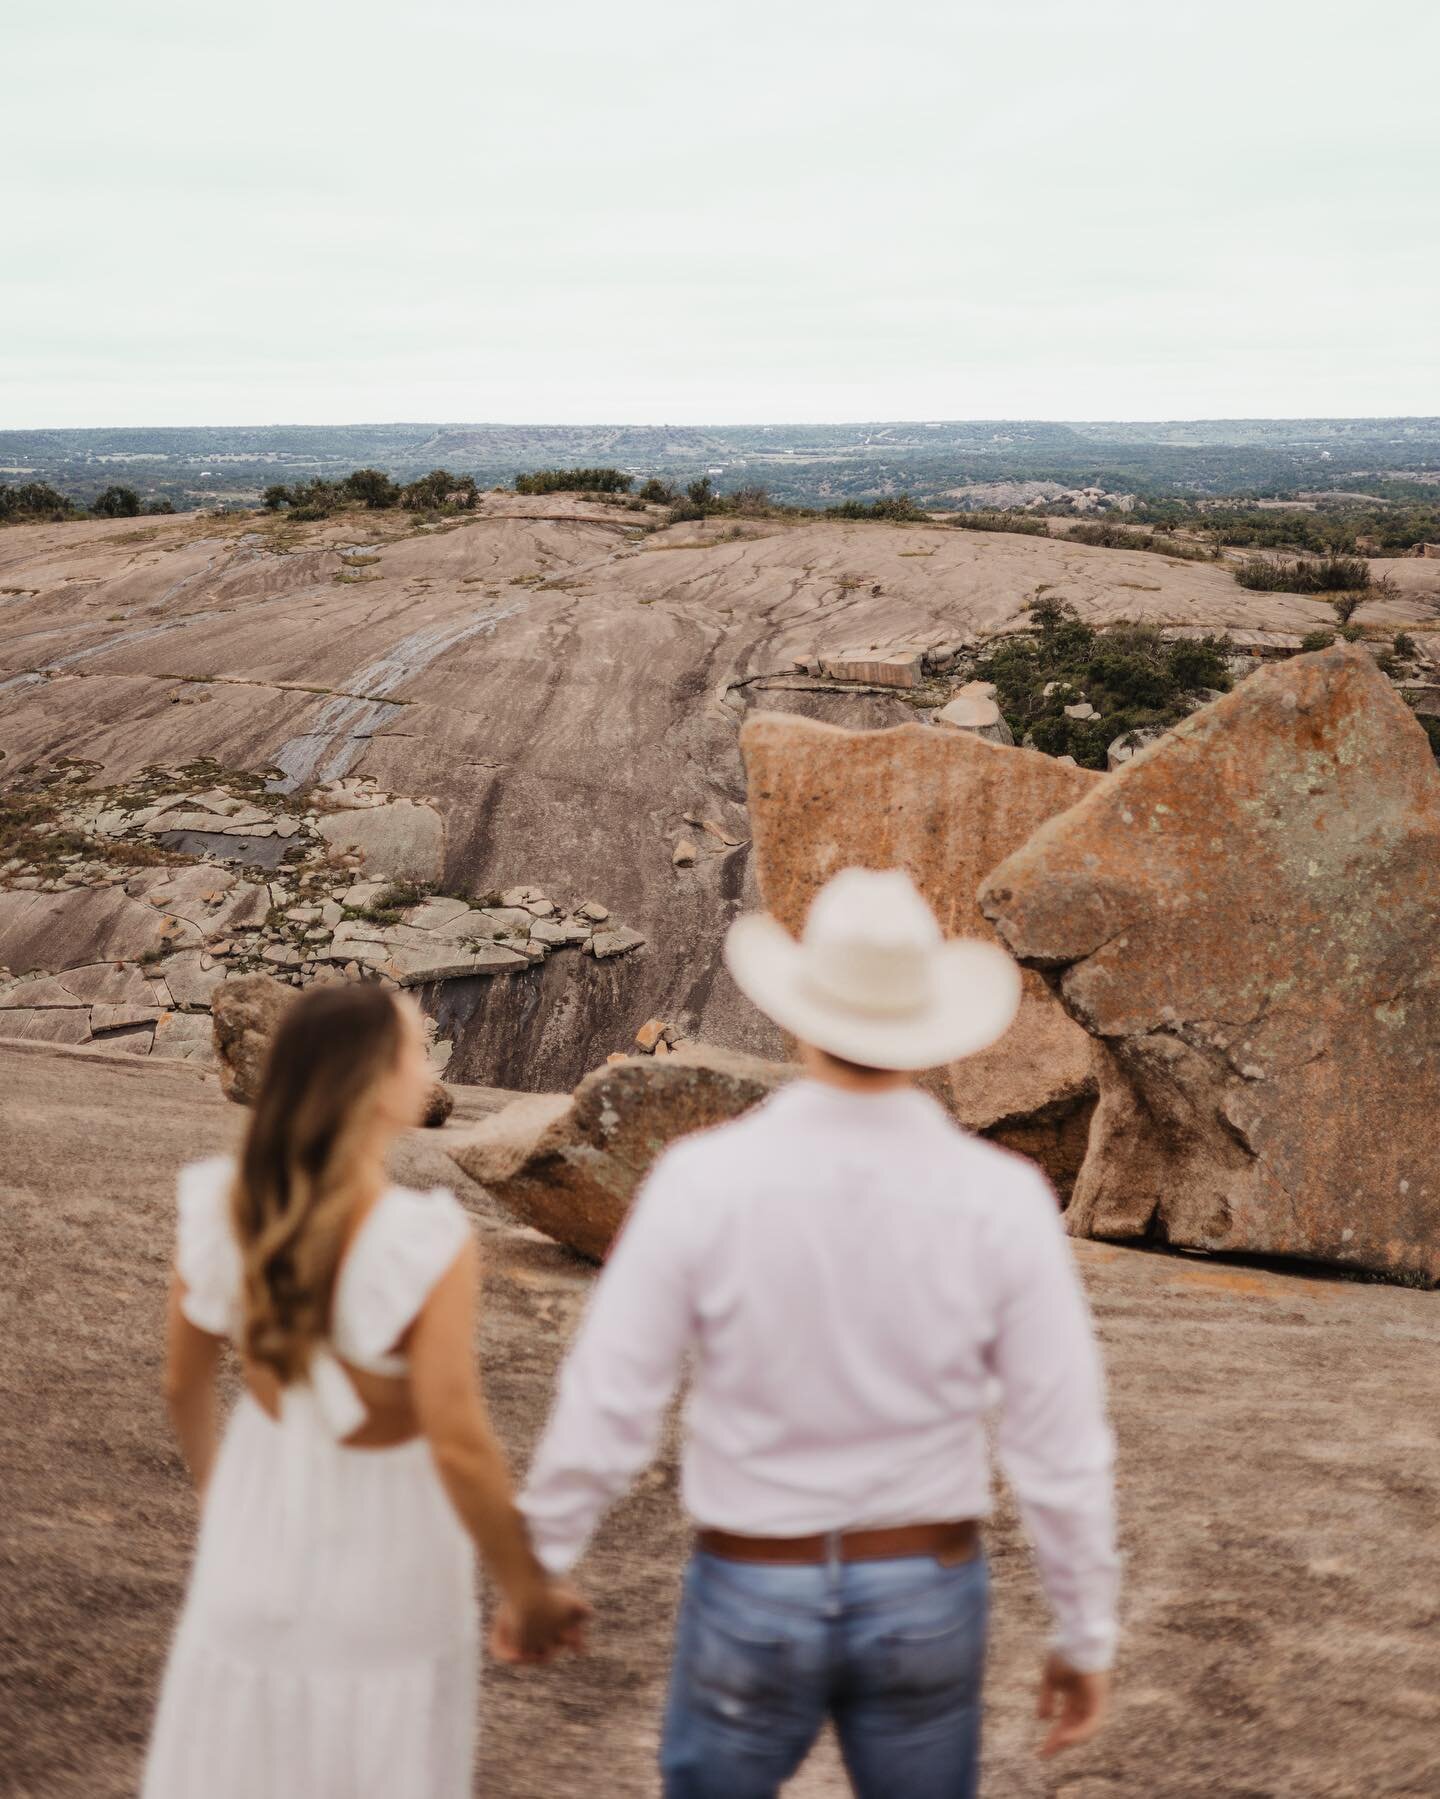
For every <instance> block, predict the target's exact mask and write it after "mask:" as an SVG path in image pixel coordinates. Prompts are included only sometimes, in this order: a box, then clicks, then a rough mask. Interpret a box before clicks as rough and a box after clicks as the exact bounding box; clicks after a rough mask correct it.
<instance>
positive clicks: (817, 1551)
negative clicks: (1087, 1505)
mask: <svg viewBox="0 0 1440 1799" xmlns="http://www.w3.org/2000/svg"><path fill="white" fill-rule="evenodd" d="M695 1540H696V1542H697V1543H698V1544H699V1545H700V1547H701V1548H702V1549H703V1550H704V1551H705V1553H706V1554H707V1555H718V1556H719V1557H720V1558H721V1559H722V1560H723V1561H727V1562H775V1563H819V1562H828V1561H829V1560H830V1557H831V1553H832V1544H833V1547H834V1553H835V1555H836V1559H837V1560H839V1561H842V1562H884V1561H892V1560H898V1559H899V1558H900V1557H902V1556H907V1555H932V1556H934V1558H935V1560H936V1561H937V1562H939V1563H940V1564H941V1565H942V1566H943V1567H947V1568H948V1567H950V1566H952V1565H953V1564H955V1563H957V1562H968V1561H970V1560H971V1559H972V1558H973V1557H974V1554H975V1551H976V1550H977V1549H978V1548H979V1546H980V1526H979V1525H978V1524H977V1523H976V1522H975V1520H974V1519H973V1518H964V1519H962V1520H961V1521H960V1522H959V1523H956V1524H896V1525H892V1526H891V1527H890V1528H889V1529H885V1530H842V1531H839V1532H837V1533H836V1535H835V1536H834V1537H833V1538H832V1537H829V1536H824V1535H821V1536H814V1537H742V1536H738V1535H737V1534H736V1533H735V1532H734V1531H729V1530H702V1531H700V1532H699V1533H698V1534H697V1536H696V1539H695Z"/></svg>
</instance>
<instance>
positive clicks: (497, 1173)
mask: <svg viewBox="0 0 1440 1799" xmlns="http://www.w3.org/2000/svg"><path fill="white" fill-rule="evenodd" d="M796 1072H797V1071H796V1069H794V1068H793V1067H792V1066H790V1065H789V1064H787V1063H780V1062H765V1061H761V1060H760V1059H759V1058H758V1057H755V1056H743V1055H738V1054H735V1053H734V1052H732V1051H729V1050H722V1049H716V1048H713V1047H711V1046H710V1045H708V1044H695V1045H690V1046H687V1047H686V1048H685V1049H683V1050H678V1051H676V1053H675V1054H674V1055H671V1056H668V1057H665V1058H664V1059H662V1060H661V1061H658V1062H657V1061H656V1060H655V1059H654V1058H653V1057H651V1056H630V1057H624V1058H622V1059H621V1060H620V1061H618V1062H613V1063H608V1064H607V1065H606V1066H605V1067H603V1068H597V1069H596V1070H595V1071H594V1072H593V1073H591V1074H587V1075H586V1077H585V1079H584V1080H583V1081H581V1083H580V1085H579V1086H578V1087H577V1088H576V1089H575V1092H574V1094H573V1095H571V1096H569V1097H567V1096H566V1095H565V1094H563V1093H534V1094H526V1095H525V1096H524V1097H523V1098H521V1099H518V1100H515V1101H513V1102H512V1103H511V1104H510V1105H508V1106H506V1107H505V1108H504V1109H503V1110H502V1111H500V1112H497V1113H495V1114H494V1116H493V1117H491V1118H487V1119H486V1120H485V1121H484V1123H483V1124H481V1125H480V1126H479V1127H478V1128H477V1129H476V1130H475V1131H474V1132H473V1133H472V1134H471V1135H470V1136H469V1137H467V1138H465V1139H463V1140H461V1141H460V1142H458V1143H454V1144H449V1143H447V1144H446V1149H447V1152H448V1153H449V1154H450V1156H451V1157H452V1158H453V1159H454V1160H455V1161H456V1162H457V1163H458V1164H459V1166H460V1168H461V1169H462V1170H463V1171H464V1172H465V1173H466V1174H468V1175H469V1176H470V1177H471V1179H472V1180H476V1181H479V1182H480V1184H481V1186H483V1187H486V1188H488V1190H489V1191H490V1192H491V1193H493V1194H494V1195H495V1197H496V1199H498V1200H499V1201H500V1203H501V1204H502V1205H503V1206H505V1207H507V1209H508V1210H510V1211H511V1212H513V1213H514V1214H515V1215H516V1217H517V1218H519V1219H521V1220H522V1221H523V1222H524V1223H526V1224H529V1225H532V1226H533V1227H534V1228H535V1229H536V1230H540V1231H543V1232H544V1233H545V1235H546V1236H547V1237H553V1238H554V1239H555V1241H556V1242H557V1243H563V1244H564V1245H565V1246H566V1247H567V1248H568V1249H573V1250H575V1251H576V1252H577V1253H578V1254H579V1255H582V1256H587V1257H589V1259H590V1260H591V1261H597V1262H598V1261H600V1260H601V1259H602V1258H603V1257H604V1255H605V1253H606V1251H607V1250H608V1249H609V1248H610V1245H611V1243H612V1242H613V1241H614V1239H615V1234H616V1232H617V1231H618V1230H619V1229H620V1226H621V1224H622V1223H623V1222H624V1220H625V1214H626V1213H627V1212H628V1211H629V1209H630V1202H631V1200H632V1199H633V1198H634V1196H635V1192H636V1189H637V1188H638V1187H639V1185H640V1182H641V1181H642V1180H643V1179H644V1178H645V1175H646V1174H647V1173H648V1172H649V1170H650V1168H651V1166H652V1164H653V1163H654V1161H655V1159H656V1157H657V1156H659V1154H660V1152H661V1151H662V1150H663V1149H665V1148H666V1147H667V1146H668V1145H669V1144H671V1143H672V1142H674V1140H675V1139H676V1138H677V1137H683V1136H686V1135H687V1134H688V1133H689V1132H691V1131H700V1130H706V1129H708V1128H709V1127H710V1126H711V1125H715V1124H723V1123H724V1122H725V1121H726V1120H727V1119H731V1118H738V1117H739V1116H740V1114H741V1113H742V1112H746V1111H748V1110H749V1109H750V1107H751V1106H753V1105H756V1104H758V1103H759V1101H761V1100H762V1099H764V1098H766V1097H767V1096H768V1095H769V1094H770V1093H773V1092H774V1090H775V1089H776V1087H778V1086H779V1085H781V1084H782V1083H783V1082H785V1081H787V1080H789V1079H790V1078H791V1077H792V1076H793V1075H794V1074H795V1073H796Z"/></svg>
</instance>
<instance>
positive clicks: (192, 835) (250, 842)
mask: <svg viewBox="0 0 1440 1799" xmlns="http://www.w3.org/2000/svg"><path fill="white" fill-rule="evenodd" d="M294 841H295V839H294V838H290V837H246V836H245V835H243V833H241V832H239V831H157V832H156V833H155V842H156V843H158V844H159V845H160V847H161V848H162V849H167V850H178V851H179V852H180V853H181V855H184V856H203V857H205V859H206V860H207V861H208V862H238V863H240V864H241V865H242V866H244V867H246V868H279V866H280V864H281V862H282V860H283V859H284V856H285V852H286V850H287V849H289V848H290V846H291V844H292V843H293V842H294Z"/></svg>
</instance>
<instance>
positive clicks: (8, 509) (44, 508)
mask: <svg viewBox="0 0 1440 1799" xmlns="http://www.w3.org/2000/svg"><path fill="white" fill-rule="evenodd" d="M174 510H175V508H174V506H173V505H171V503H170V501H169V500H163V499H162V500H142V499H141V498H140V495H139V494H138V493H136V491H135V489H134V488H133V487H107V488H106V489H105V490H104V492H103V493H99V494H97V495H96V496H95V498H94V499H93V500H92V501H91V502H90V504H89V506H88V507H87V506H84V505H82V504H81V503H80V502H79V501H78V500H72V499H71V498H70V496H69V495H68V494H63V493H60V492H58V491H57V489H55V488H53V487H51V486H50V484H49V482H48V481H25V482H22V483H21V484H20V485H19V486H18V487H10V486H8V485H6V484H5V483H4V482H0V524H6V525H34V524H56V523H59V522H60V521H62V520H65V519H78V518H139V517H140V516H141V515H142V514H144V515H145V516H147V517H153V516H154V515H156V514H158V513H168V512H173V511H174Z"/></svg>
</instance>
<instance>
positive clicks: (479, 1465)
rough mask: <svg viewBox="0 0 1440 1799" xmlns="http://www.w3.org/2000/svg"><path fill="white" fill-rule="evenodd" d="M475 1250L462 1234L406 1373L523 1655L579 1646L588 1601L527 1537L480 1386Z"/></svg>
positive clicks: (414, 1334) (417, 1328)
mask: <svg viewBox="0 0 1440 1799" xmlns="http://www.w3.org/2000/svg"><path fill="white" fill-rule="evenodd" d="M479 1285H480V1282H479V1254H478V1251H477V1248H476V1245H475V1243H474V1241H473V1240H471V1241H468V1242H467V1243H466V1245H465V1248H464V1249H463V1250H462V1251H461V1253H460V1255H459V1256H458V1257H457V1258H456V1260H455V1261H454V1262H453V1263H452V1264H451V1266H450V1268H449V1269H448V1270H447V1272H446V1273H445V1274H444V1275H442V1277H441V1278H440V1280H439V1281H438V1282H437V1283H436V1285H435V1287H434V1288H433V1289H432V1291H431V1293H430V1297H429V1298H428V1299H427V1300H426V1302H425V1305H424V1308H423V1309H422V1311H421V1312H420V1315H419V1317H418V1318H417V1319H416V1320H415V1323H414V1325H413V1327H412V1328H411V1331H410V1333H409V1341H408V1343H407V1346H406V1347H407V1351H408V1354H409V1358H410V1381H411V1389H412V1392H413V1395H414V1400H415V1412H416V1417H417V1419H418V1421H419V1424H420V1428H421V1430H422V1431H423V1432H424V1434H425V1436H426V1438H427V1439H428V1441H429V1444H430V1451H431V1454H432V1455H433V1456H434V1458H435V1465H436V1468H437V1469H438V1470H439V1474H440V1479H441V1481H442V1482H443V1483H444V1486H445V1491H446V1492H447V1493H448V1494H449V1496H450V1501H451V1504H452V1505H453V1506H454V1507H455V1510H456V1511H457V1512H458V1513H459V1515H460V1519H461V1522H462V1523H463V1524H464V1525H465V1528H466V1529H467V1530H468V1531H469V1532H470V1535H471V1536H472V1537H473V1538H474V1540H475V1544H476V1547H477V1548H478V1549H479V1551H480V1554H481V1556H482V1557H483V1559H484V1561H485V1564H486V1566H487V1567H488V1569H489V1570H490V1573H491V1574H492V1575H493V1577H494V1579H495V1582H496V1584H497V1586H499V1588H500V1590H501V1592H502V1593H503V1595H504V1597H505V1600H506V1602H507V1604H508V1606H509V1607H510V1608H512V1610H513V1612H514V1613H515V1614H516V1615H517V1616H518V1619H519V1624H518V1635H519V1638H520V1646H521V1649H522V1652H523V1653H524V1655H525V1656H526V1657H527V1658H531V1657H540V1656H543V1655H545V1654H548V1653H549V1652H550V1651H551V1650H553V1649H555V1648H557V1647H560V1646H562V1645H565V1646H569V1647H574V1648H578V1647H580V1630H581V1626H582V1625H583V1622H584V1620H585V1618H586V1616H587V1615H588V1612H589V1608H588V1606H586V1604H585V1602H584V1601H583V1600H582V1599H580V1598H579V1596H578V1595H577V1594H575V1593H574V1592H572V1591H571V1590H570V1589H569V1588H568V1587H565V1586H563V1585H562V1584H560V1583H559V1582H556V1581H553V1580H552V1579H551V1578H550V1576H549V1575H548V1574H547V1573H546V1572H545V1570H544V1568H542V1567H541V1565H540V1562H539V1560H538V1559H537V1558H536V1555H535V1552H534V1550H533V1549H532V1548H531V1546H530V1538H529V1534H528V1532H527V1531H526V1528H525V1521H524V1519H523V1518H522V1517H521V1515H520V1511H519V1508H518V1507H517V1506H516V1504H515V1495H514V1491H513V1489H512V1487H511V1483H510V1470H509V1468H508V1466H507V1464H506V1460H505V1453H504V1451H503V1450H502V1449H501V1447H500V1444H499V1443H498V1442H497V1440H496V1437H495V1432H494V1430H493V1428H492V1427H491V1423H490V1416H489V1413H488V1412H487V1410H486V1407H485V1401H484V1398H483V1396H482V1394H481V1391H480V1383H479V1377H478V1375H477V1373H476V1369H475V1359H474V1351H473V1348H472V1343H473V1333H474V1323H475V1315H476V1311H477V1305H478V1295H479Z"/></svg>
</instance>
